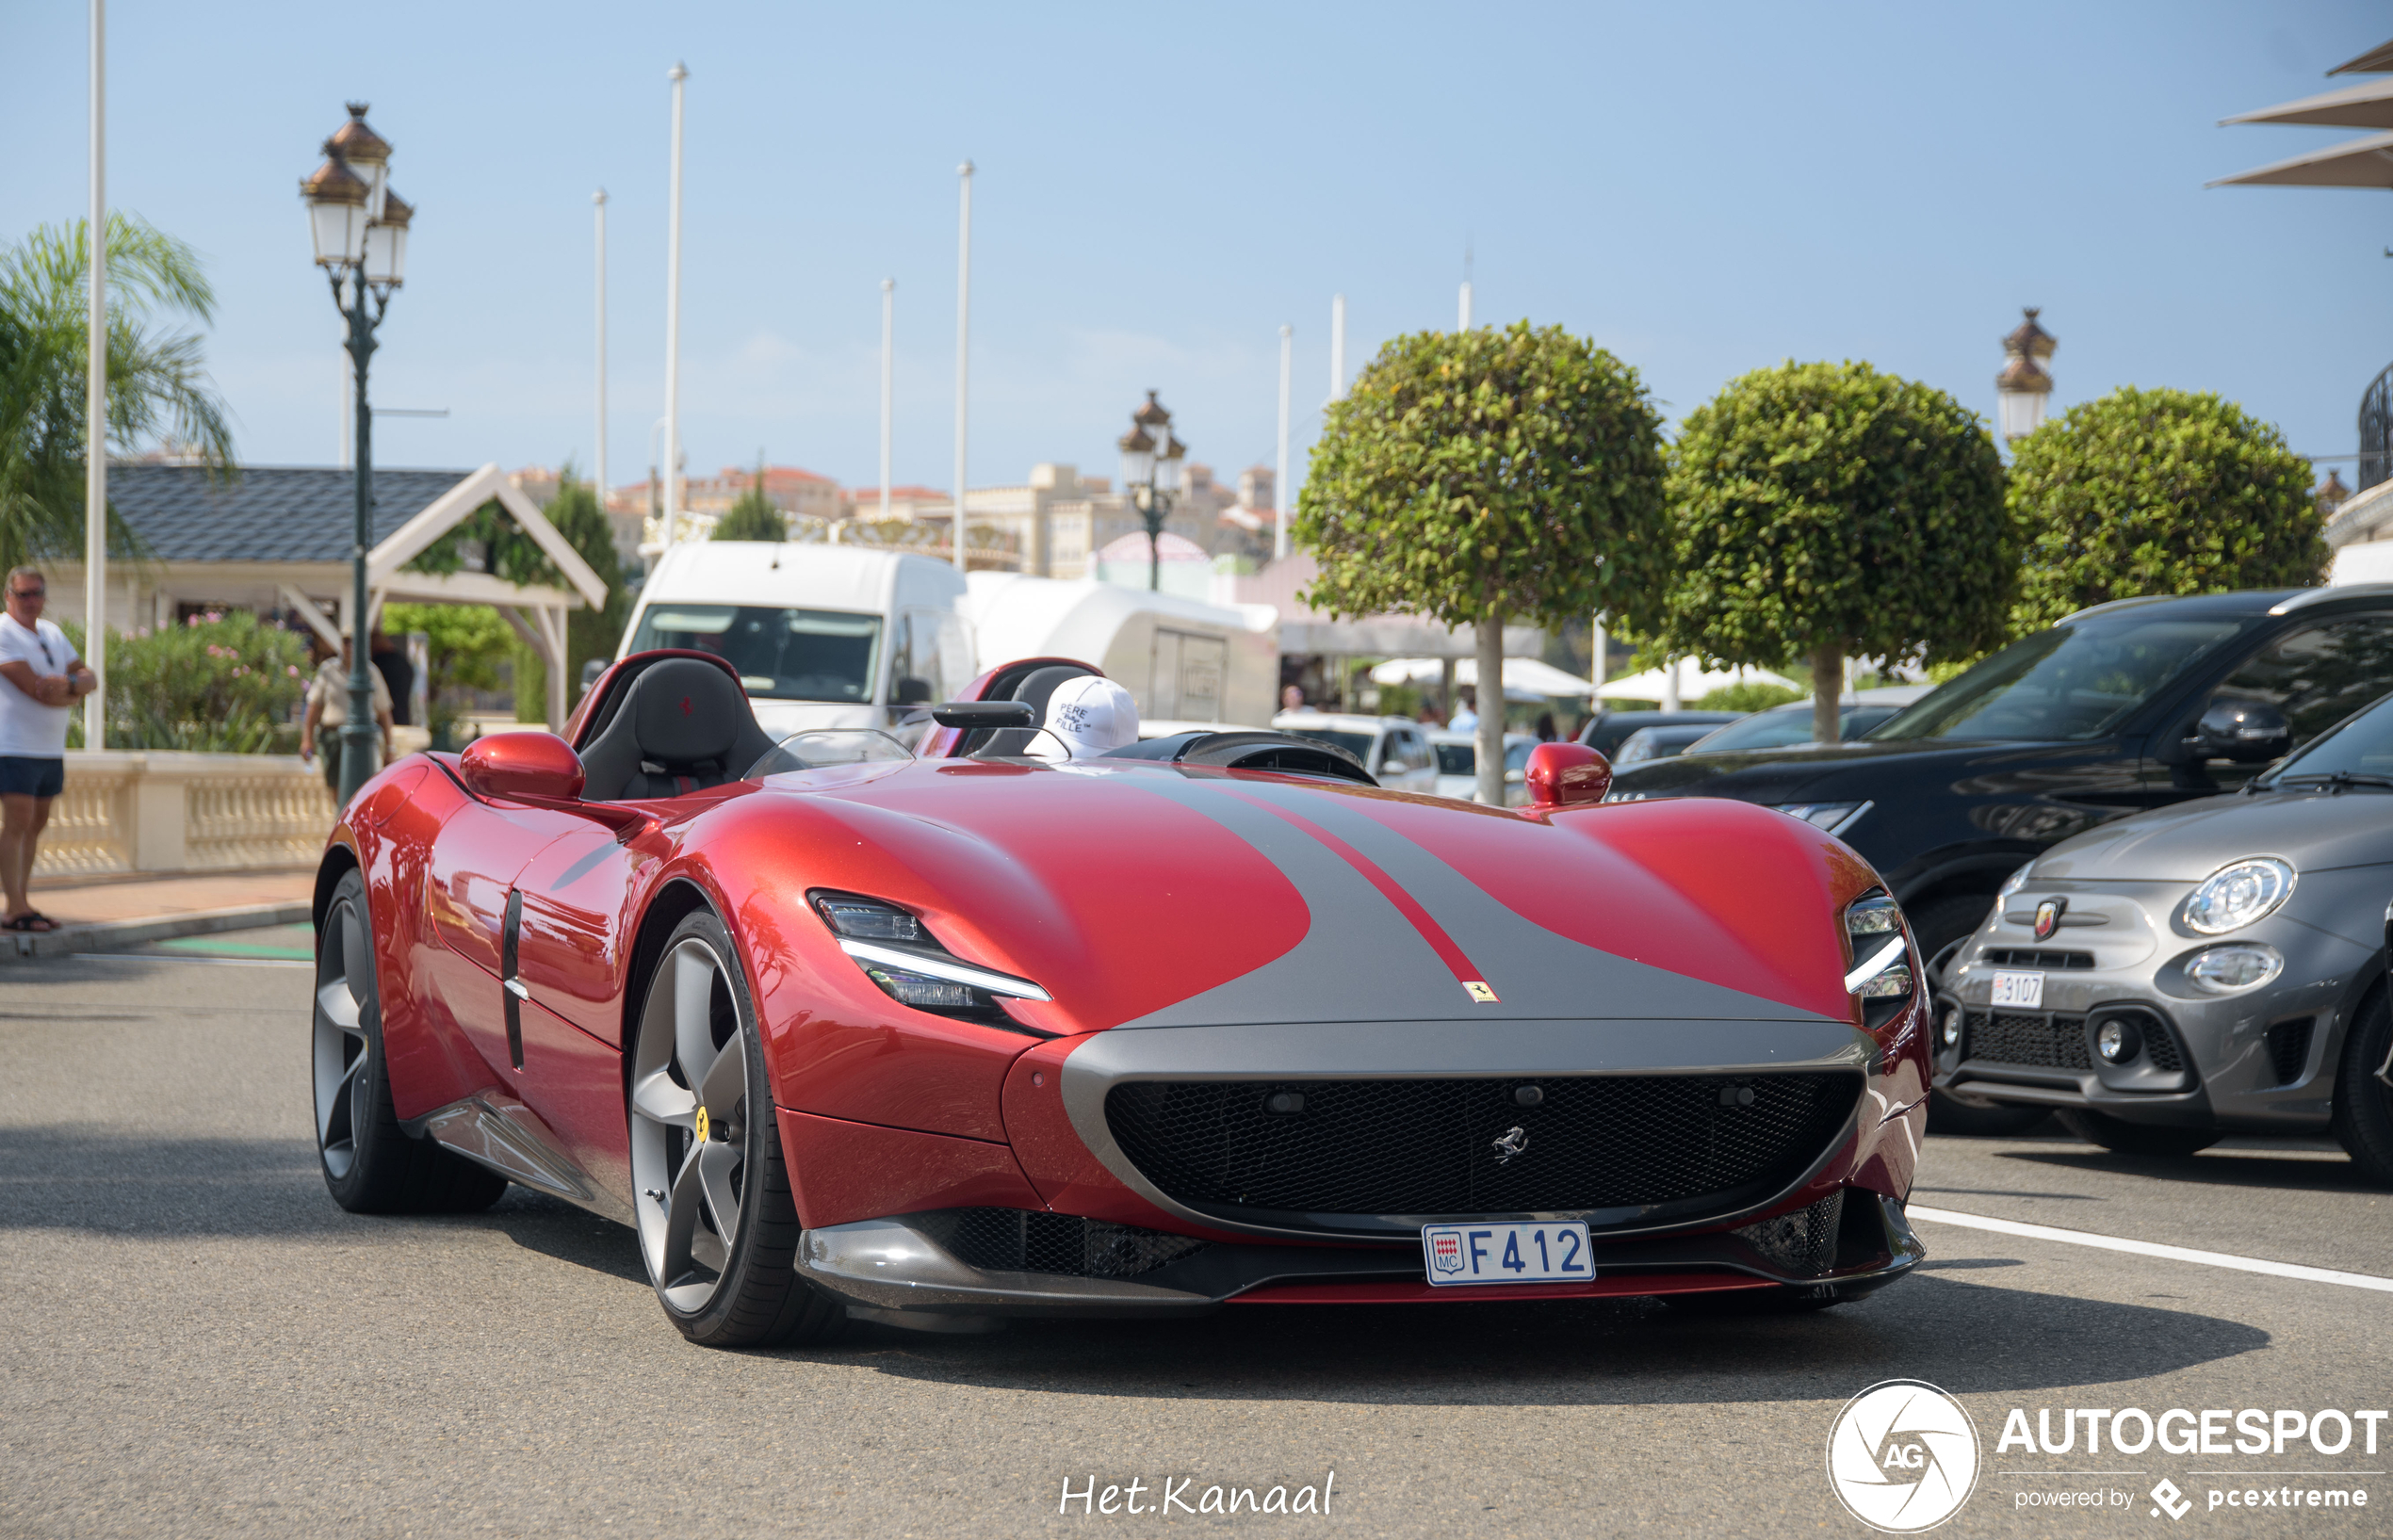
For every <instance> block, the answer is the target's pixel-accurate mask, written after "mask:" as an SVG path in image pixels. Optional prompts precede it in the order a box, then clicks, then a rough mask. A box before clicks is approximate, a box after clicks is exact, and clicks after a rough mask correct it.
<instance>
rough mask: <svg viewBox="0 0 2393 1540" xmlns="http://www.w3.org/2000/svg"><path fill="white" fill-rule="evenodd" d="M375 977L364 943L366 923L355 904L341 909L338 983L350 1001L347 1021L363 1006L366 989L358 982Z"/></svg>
mask: <svg viewBox="0 0 2393 1540" xmlns="http://www.w3.org/2000/svg"><path fill="white" fill-rule="evenodd" d="M373 976H374V949H373V948H371V947H369V946H367V945H366V919H365V916H362V915H360V914H359V913H358V912H357V908H356V906H355V905H354V904H343V905H342V906H341V982H342V983H343V984H344V985H346V986H347V988H348V991H349V997H350V1020H351V1021H354V1020H356V1019H357V1013H358V1012H359V1011H360V1010H362V1009H363V1008H364V1006H365V1004H366V988H365V985H364V983H363V982H361V981H364V980H368V979H371V978H372V977H373Z"/></svg>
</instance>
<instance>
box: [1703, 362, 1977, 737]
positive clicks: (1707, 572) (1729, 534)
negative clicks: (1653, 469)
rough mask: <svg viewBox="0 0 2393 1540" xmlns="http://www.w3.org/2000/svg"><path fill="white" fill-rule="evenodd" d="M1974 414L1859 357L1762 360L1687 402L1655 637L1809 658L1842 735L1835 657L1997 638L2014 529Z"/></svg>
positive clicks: (1912, 653)
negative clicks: (1762, 365)
mask: <svg viewBox="0 0 2393 1540" xmlns="http://www.w3.org/2000/svg"><path fill="white" fill-rule="evenodd" d="M2002 484H2003V472H2002V462H2001V460H2000V458H1999V457H1998V456H1997V455H1996V454H1995V452H1994V440H1993V438H1992V437H1991V436H1989V435H1988V433H1987V431H1986V428H1985V425H1984V424H1983V423H1982V422H1980V421H1979V420H1978V416H1977V414H1976V413H1972V412H1969V411H1967V410H1966V409H1964V408H1963V407H1962V405H1961V403H1960V402H1958V401H1956V400H1954V399H1953V398H1952V397H1949V396H1947V395H1945V393H1944V392H1943V391H1940V390H1936V389H1933V388H1932V387H1930V386H1928V385H1923V384H1919V383H1917V382H1915V381H1909V380H1903V379H1899V378H1897V377H1896V376H1894V375H1891V374H1881V373H1880V372H1879V371H1878V370H1876V369H1874V368H1872V367H1870V366H1869V365H1866V364H1852V363H1846V364H1797V363H1793V362H1792V361H1790V362H1788V363H1785V364H1782V365H1778V366H1777V367H1775V368H1768V369H1756V370H1754V371H1753V372H1752V373H1751V374H1748V375H1745V376H1743V377H1742V378H1740V379H1737V380H1733V381H1729V383H1728V384H1727V385H1726V386H1725V387H1723V388H1722V390H1721V391H1720V393H1719V395H1717V397H1713V398H1712V400H1711V401H1709V402H1707V403H1706V404H1705V405H1703V406H1701V407H1699V408H1697V409H1696V410H1695V411H1694V412H1692V413H1688V415H1687V418H1686V421H1685V424H1684V426H1683V427H1682V428H1681V430H1680V432H1679V440H1678V444H1677V446H1676V448H1675V449H1674V451H1673V453H1672V456H1671V465H1670V480H1669V489H1670V513H1671V518H1672V521H1673V525H1674V530H1675V550H1676V555H1677V562H1678V573H1677V576H1676V579H1675V581H1674V582H1673V584H1672V587H1671V591H1670V594H1669V610H1668V614H1667V616H1666V617H1665V619H1664V621H1663V624H1662V625H1661V627H1660V630H1659V633H1658V636H1657V640H1660V641H1661V642H1662V643H1663V645H1664V646H1665V648H1666V649H1668V650H1669V651H1672V652H1679V653H1688V654H1694V655H1697V656H1700V657H1705V658H1708V659H1712V660H1714V661H1716V662H1718V663H1722V664H1751V665H1754V666H1757V667H1765V668H1766V667H1770V666H1773V665H1777V664H1782V663H1785V662H1788V661H1791V660H1793V659H1797V658H1800V659H1803V660H1805V661H1808V662H1809V663H1810V664H1811V667H1812V701H1813V716H1812V735H1813V737H1814V738H1815V739H1816V740H1818V741H1820V742H1823V743H1828V742H1833V741H1835V739H1836V738H1837V736H1838V725H1839V724H1838V711H1837V700H1838V697H1839V696H1840V694H1841V693H1842V691H1843V687H1844V673H1845V659H1846V658H1848V657H1865V656H1876V657H1887V658H1898V657H1925V658H1926V659H1927V660H1928V661H1930V662H1935V661H1939V660H1942V659H1945V658H1950V657H1968V656H1970V655H1972V654H1974V653H1978V652H1982V651H1983V650H1985V649H1986V648H1988V647H1991V646H1993V645H1994V643H1995V642H1997V641H1999V640H2002V638H2003V634H2004V623H2005V620H2006V618H2007V617H2008V614H2009V612H2010V604H2011V599H2012V595H2013V593H2014V586H2013V585H2014V575H2015V569H2016V565H2017V561H2018V553H2019V538H2018V536H2017V534H2016V532H2015V531H2014V529H2013V527H2012V524H2011V520H2010V515H2009V513H2008V512H2006V511H2005V509H2004V507H2003V497H2002Z"/></svg>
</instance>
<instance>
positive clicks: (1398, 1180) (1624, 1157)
mask: <svg viewBox="0 0 2393 1540" xmlns="http://www.w3.org/2000/svg"><path fill="white" fill-rule="evenodd" d="M1282 1093H1295V1094H1297V1095H1299V1096H1301V1098H1302V1110H1300V1111H1294V1112H1273V1111H1270V1110H1266V1106H1265V1104H1266V1101H1267V1100H1272V1099H1275V1098H1276V1099H1278V1101H1279V1102H1280V1103H1281V1105H1283V1106H1284V1105H1286V1104H1287V1102H1288V1100H1289V1099H1290V1098H1288V1097H1287V1096H1285V1095H1279V1094H1282ZM1860 1094H1861V1079H1860V1077H1858V1076H1855V1075H1850V1074H1835V1073H1825V1074H1812V1073H1800V1074H1783V1075H1752V1076H1721V1075H1668V1076H1578V1077H1544V1078H1537V1079H1534V1080H1532V1079H1438V1080H1274V1081H1254V1080H1244V1081H1221V1080H1199V1081H1174V1080H1151V1081H1133V1082H1131V1083H1129V1084H1125V1085H1118V1086H1115V1088H1114V1089H1113V1090H1112V1091H1111V1092H1110V1093H1108V1094H1107V1095H1106V1098H1105V1117H1106V1123H1107V1125H1108V1127H1110V1128H1111V1129H1112V1130H1113V1135H1114V1139H1115V1143H1118V1144H1119V1145H1120V1146H1121V1148H1122V1152H1123V1153H1124V1154H1125V1155H1127V1156H1129V1157H1130V1159H1131V1161H1132V1162H1133V1163H1135V1164H1136V1165H1137V1167H1138V1169H1139V1170H1140V1171H1141V1172H1143V1173H1144V1174H1145V1175H1146V1176H1147V1178H1148V1180H1149V1181H1151V1182H1153V1183H1154V1184H1155V1185H1156V1186H1157V1187H1158V1188H1160V1189H1162V1190H1163V1191H1164V1192H1166V1193H1168V1194H1170V1195H1171V1196H1172V1197H1173V1198H1176V1199H1178V1200H1179V1201H1180V1202H1182V1203H1187V1204H1191V1205H1194V1206H1197V1207H1200V1208H1211V1209H1216V1210H1218V1209H1238V1208H1253V1209H1264V1210H1275V1211H1278V1212H1282V1213H1298V1214H1311V1215H1322V1216H1330V1215H1433V1214H1477V1213H1490V1214H1492V1213H1527V1212H1557V1211H1559V1212H1571V1211H1575V1210H1589V1209H1602V1208H1647V1207H1651V1206H1656V1205H1673V1206H1680V1205H1692V1206H1695V1207H1696V1208H1702V1207H1703V1206H1704V1205H1705V1204H1706V1203H1707V1202H1709V1203H1710V1204H1711V1206H1712V1207H1713V1208H1734V1207H1737V1206H1739V1205H1741V1204H1743V1203H1750V1202H1752V1201H1754V1200H1755V1199H1756V1198H1758V1197H1760V1196H1763V1195H1765V1194H1766V1191H1775V1190H1777V1189H1780V1188H1783V1187H1785V1186H1787V1185H1789V1184H1791V1183H1793V1182H1794V1181H1795V1180H1797V1179H1798V1178H1799V1177H1800V1176H1801V1175H1803V1174H1804V1172H1806V1171H1808V1170H1809V1169H1810V1168H1811V1166H1812V1165H1813V1163H1814V1162H1815V1161H1816V1160H1817V1159H1819V1158H1820V1157H1821V1156H1822V1155H1823V1154H1825V1153H1826V1152H1827V1150H1828V1148H1829V1145H1830V1142H1831V1141H1832V1140H1834V1139H1835V1138H1836V1137H1837V1136H1838V1135H1839V1134H1840V1133H1841V1132H1842V1131H1843V1129H1844V1127H1845V1125H1846V1122H1847V1120H1848V1117H1849V1116H1850V1115H1851V1112H1852V1110H1853V1104H1854V1102H1855V1101H1856V1100H1857V1099H1858V1098H1859V1096H1860ZM1523 1098H1526V1100H1527V1102H1528V1103H1529V1104H1528V1105H1523ZM1507 1145H1508V1146H1510V1148H1511V1150H1512V1152H1513V1153H1510V1154H1507V1153H1506V1146H1507Z"/></svg>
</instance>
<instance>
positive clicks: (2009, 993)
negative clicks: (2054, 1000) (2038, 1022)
mask: <svg viewBox="0 0 2393 1540" xmlns="http://www.w3.org/2000/svg"><path fill="white" fill-rule="evenodd" d="M1989 1003H1991V1004H1994V1005H2015V1006H2018V1007H2020V1008H2021V1009H2022V1010H2026V1011H2033V1010H2036V1009H2037V1008H2038V1007H2040V1006H2042V1005H2043V1003H2044V976H2043V974H2041V973H1997V974H1995V975H1994V997H1993V999H1992V1000H1991V1001H1990V1002H1989Z"/></svg>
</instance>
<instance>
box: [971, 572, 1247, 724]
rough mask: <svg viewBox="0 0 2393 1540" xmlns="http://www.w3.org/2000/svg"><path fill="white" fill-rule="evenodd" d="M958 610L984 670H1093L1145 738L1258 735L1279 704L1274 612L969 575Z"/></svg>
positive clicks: (1089, 584) (1112, 586)
mask: <svg viewBox="0 0 2393 1540" xmlns="http://www.w3.org/2000/svg"><path fill="white" fill-rule="evenodd" d="M964 611H965V613H966V614H967V615H968V616H969V618H970V620H971V622H972V631H973V637H974V640H975V642H976V644H977V648H978V651H979V654H980V658H981V666H982V667H983V668H984V669H988V668H995V667H997V666H998V665H999V664H1001V663H1010V662H1012V661H1014V660H1015V659H1017V658H1023V657H1069V658H1076V659H1078V660H1079V661H1081V662H1083V663H1088V664H1092V665H1094V666H1095V667H1097V668H1099V669H1100V670H1102V671H1104V673H1105V676H1106V677H1107V678H1109V679H1111V680H1113V681H1114V682H1115V683H1116V684H1118V685H1120V686H1122V687H1123V688H1124V689H1128V690H1129V691H1130V693H1131V699H1132V700H1133V701H1135V702H1137V704H1138V714H1139V717H1140V719H1141V721H1142V722H1144V723H1145V724H1146V726H1147V727H1148V729H1150V730H1151V729H1152V728H1153V727H1154V726H1156V725H1157V724H1158V723H1162V722H1175V723H1181V722H1184V723H1186V724H1188V725H1190V726H1205V725H1212V724H1216V723H1218V724H1221V725H1225V726H1246V727H1261V726H1262V725H1264V724H1265V723H1267V722H1269V721H1271V716H1272V712H1273V711H1274V710H1275V709H1276V708H1277V703H1278V695H1279V611H1278V610H1277V609H1275V608H1272V607H1271V606H1270V605H1235V606H1222V605H1210V604H1205V603H1203V602H1201V601H1199V600H1196V599H1185V598H1181V597H1180V596H1179V595H1177V594H1172V593H1158V592H1153V591H1152V590H1148V589H1140V588H1125V587H1123V586H1122V585H1120V584H1118V583H1100V582H1098V581H1096V580H1095V579H1092V578H1083V579H1081V580H1079V581H1076V582H1066V581H1062V580H1060V579H1056V578H1051V577H1025V576H1020V575H1016V574H1013V573H974V574H973V575H971V579H970V592H969V595H968V596H967V597H966V599H965V601H964Z"/></svg>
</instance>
